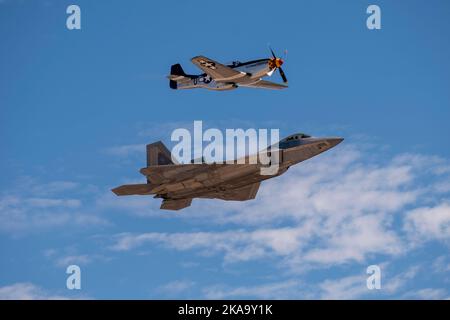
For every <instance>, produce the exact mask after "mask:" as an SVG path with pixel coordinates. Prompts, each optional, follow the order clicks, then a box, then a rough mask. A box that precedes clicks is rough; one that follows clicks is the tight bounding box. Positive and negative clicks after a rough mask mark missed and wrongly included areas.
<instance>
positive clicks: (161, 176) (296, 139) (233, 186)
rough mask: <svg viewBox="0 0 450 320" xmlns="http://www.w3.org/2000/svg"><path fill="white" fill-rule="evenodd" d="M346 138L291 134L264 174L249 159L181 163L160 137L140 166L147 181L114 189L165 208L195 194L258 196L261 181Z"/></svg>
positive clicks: (180, 206) (174, 207) (228, 197)
mask: <svg viewBox="0 0 450 320" xmlns="http://www.w3.org/2000/svg"><path fill="white" fill-rule="evenodd" d="M342 140H343V139H342V138H336V137H328V138H314V137H311V136H309V135H306V134H302V133H297V134H293V135H290V136H289V137H287V138H285V139H283V140H281V141H280V142H279V144H278V152H279V154H278V155H279V167H278V170H277V171H276V172H275V173H274V174H272V175H261V171H260V169H261V167H262V166H263V165H261V164H259V163H257V164H250V163H251V162H249V161H246V162H244V163H245V164H235V163H223V164H218V163H213V164H207V163H199V164H195V163H193V164H177V163H174V162H173V161H172V157H171V154H170V152H169V150H168V149H167V148H166V147H165V146H164V144H163V143H162V142H160V141H158V142H155V143H152V144H149V145H147V167H146V168H142V169H141V170H140V172H141V173H142V174H143V175H144V176H146V177H147V183H145V184H128V185H122V186H120V187H117V188H115V189H113V190H112V191H113V192H114V193H115V194H116V195H118V196H126V195H154V198H162V199H163V202H162V205H161V209H168V210H179V209H183V208H185V207H188V206H190V205H191V202H192V199H194V198H206V199H222V200H235V201H245V200H250V199H254V198H255V197H256V193H257V192H258V189H259V185H260V183H261V181H264V180H267V179H270V178H273V177H276V176H279V175H281V174H283V173H285V172H286V171H287V170H288V169H289V167H290V166H292V165H294V164H297V163H299V162H302V161H304V160H307V159H309V158H312V157H314V156H316V155H318V154H320V153H322V152H324V151H326V150H328V149H331V148H333V147H334V146H336V145H337V144H339V143H340V142H341V141H342ZM271 150H273V149H271ZM247 157H248V156H247ZM238 163H239V162H238Z"/></svg>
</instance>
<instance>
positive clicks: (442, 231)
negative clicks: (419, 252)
mask: <svg viewBox="0 0 450 320" xmlns="http://www.w3.org/2000/svg"><path fill="white" fill-rule="evenodd" d="M405 229H406V230H407V232H409V234H410V236H411V237H412V238H413V239H415V240H416V241H419V242H421V241H426V240H430V239H431V240H432V239H436V240H450V205H449V204H448V203H443V204H440V205H437V206H435V207H421V208H417V209H414V210H411V211H409V212H408V213H407V214H406V218H405Z"/></svg>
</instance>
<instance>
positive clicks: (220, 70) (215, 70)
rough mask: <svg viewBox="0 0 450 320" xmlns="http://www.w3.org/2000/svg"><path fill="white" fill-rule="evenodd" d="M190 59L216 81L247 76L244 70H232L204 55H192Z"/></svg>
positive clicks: (228, 80)
mask: <svg viewBox="0 0 450 320" xmlns="http://www.w3.org/2000/svg"><path fill="white" fill-rule="evenodd" d="M191 61H192V63H193V64H195V65H196V66H197V67H199V68H200V69H202V70H203V72H205V73H206V74H207V75H209V76H210V77H211V78H213V79H214V80H215V81H217V82H234V81H236V80H237V79H240V78H243V77H245V76H247V74H246V73H245V72H240V71H237V70H234V69H232V68H230V67H227V66H226V65H223V64H221V63H219V62H217V61H214V60H212V59H209V58H207V57H204V56H197V57H194V58H192V59H191Z"/></svg>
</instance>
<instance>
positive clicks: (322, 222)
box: [106, 146, 450, 272]
mask: <svg viewBox="0 0 450 320" xmlns="http://www.w3.org/2000/svg"><path fill="white" fill-rule="evenodd" d="M366 153H367V151H365V152H362V151H361V150H359V149H358V148H357V147H354V146H346V147H343V148H340V149H339V150H337V151H336V152H334V151H331V152H330V153H328V154H325V155H322V156H320V157H318V158H315V159H312V160H310V161H307V162H305V163H303V164H300V165H298V166H296V167H294V168H292V169H290V170H289V172H288V173H286V174H285V175H283V176H282V177H279V178H276V179H271V180H269V181H266V182H264V183H263V184H262V186H261V188H260V191H259V194H258V196H257V199H256V200H253V201H248V202H234V203H233V202H221V201H220V200H206V201H203V200H197V199H196V200H194V203H193V206H192V207H190V208H188V209H186V210H183V212H182V213H181V214H178V213H171V212H169V213H166V212H164V213H160V211H159V210H158V209H156V208H157V206H159V203H157V204H156V205H155V206H151V207H150V208H149V201H152V200H151V199H146V198H145V197H142V198H136V199H133V200H129V202H127V203H126V205H130V203H131V209H130V211H129V212H131V213H133V214H137V215H142V216H151V215H157V216H159V217H170V218H172V219H186V220H188V221H190V222H191V221H192V220H195V221H196V222H201V223H202V224H204V225H205V224H206V225H211V224H212V225H230V226H238V228H232V227H230V228H228V230H227V231H223V228H221V231H215V230H214V228H213V230H212V231H208V232H184V233H172V234H170V233H159V232H154V233H144V234H122V235H118V236H117V237H116V239H115V241H116V242H115V243H114V244H113V248H114V249H115V250H131V249H133V248H136V247H140V246H143V245H145V244H150V245H151V244H160V245H164V246H166V247H169V248H173V249H175V250H180V251H185V250H196V251H198V252H200V253H202V254H209V255H211V254H220V255H223V257H224V261H225V262H239V261H249V260H255V259H261V258H265V259H267V258H269V259H270V258H273V257H277V259H276V260H277V261H278V262H279V264H280V265H281V266H283V267H288V270H290V271H297V272H302V271H303V270H305V269H308V268H310V267H312V266H318V267H323V266H330V265H339V264H344V263H348V262H359V263H363V262H365V261H366V260H367V258H368V257H370V256H373V255H385V256H400V255H402V254H404V253H405V252H407V250H409V249H410V247H409V245H408V239H407V238H406V237H405V234H404V233H403V232H401V230H399V229H398V227H394V226H393V225H394V223H395V221H396V220H398V219H400V220H402V219H403V218H404V216H405V214H404V212H405V211H406V208H411V207H414V206H416V207H420V206H421V205H422V204H423V203H428V202H430V201H436V200H439V199H440V198H441V193H437V191H436V188H434V185H435V184H439V183H442V182H443V181H446V179H447V178H448V176H447V173H446V170H445V168H447V167H448V164H447V162H446V161H445V160H443V159H441V158H438V157H433V156H431V157H427V156H422V155H411V154H405V155H400V156H397V157H394V158H393V159H392V160H389V161H386V160H384V161H382V162H380V160H379V159H372V158H373V157H372V156H370V159H368V158H367V155H366ZM424 175H425V176H426V178H427V179H430V178H432V179H433V181H432V183H429V182H428V181H427V183H423V182H422V178H424ZM106 202H108V201H106ZM153 202H155V201H153ZM109 203H111V201H109ZM114 203H115V204H118V205H119V206H120V208H121V210H123V211H126V210H127V207H126V205H125V204H124V205H123V206H121V205H120V202H116V201H115V202H114ZM155 207H156V208H155ZM437 208H438V209H436V210H435V212H434V214H433V215H428V216H427V217H426V218H425V219H428V220H430V221H427V222H426V223H425V224H423V225H421V226H418V227H419V229H418V230H419V231H420V232H422V233H424V232H426V233H427V234H428V233H430V232H432V231H443V230H444V234H445V235H446V234H447V232H448V230H450V229H449V228H447V227H446V226H447V224H446V223H447V207H446V206H438V207H437ZM158 213H160V214H159V215H158ZM425 215H427V214H425V213H424V212H423V211H421V210H419V209H418V210H417V211H413V212H412V213H410V214H408V215H407V216H409V219H410V220H411V221H412V222H413V223H414V226H415V224H416V222H418V221H419V220H420V219H421V218H422V216H425ZM432 217H434V218H432ZM410 224H411V223H410ZM284 225H289V226H290V227H284ZM414 228H416V227H414ZM441 234H442V232H441ZM445 237H447V235H446V236H445ZM441 238H442V237H441ZM280 258H281V259H280Z"/></svg>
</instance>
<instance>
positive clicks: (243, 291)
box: [203, 279, 311, 299]
mask: <svg viewBox="0 0 450 320" xmlns="http://www.w3.org/2000/svg"><path fill="white" fill-rule="evenodd" d="M301 289H302V287H301V282H300V281H298V280H293V279H290V280H286V281H280V282H273V283H268V284H262V285H255V286H240V287H235V288H231V287H228V286H222V285H215V286H209V287H206V288H204V289H203V294H204V296H205V298H206V299H246V298H252V299H304V298H311V296H309V295H308V294H305V293H303V292H301Z"/></svg>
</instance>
